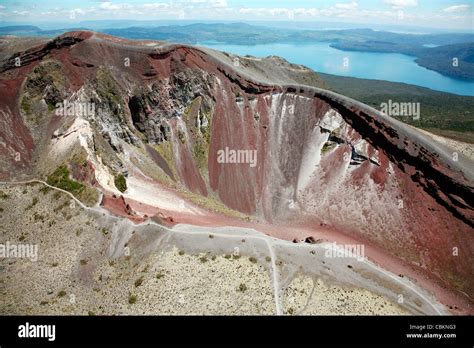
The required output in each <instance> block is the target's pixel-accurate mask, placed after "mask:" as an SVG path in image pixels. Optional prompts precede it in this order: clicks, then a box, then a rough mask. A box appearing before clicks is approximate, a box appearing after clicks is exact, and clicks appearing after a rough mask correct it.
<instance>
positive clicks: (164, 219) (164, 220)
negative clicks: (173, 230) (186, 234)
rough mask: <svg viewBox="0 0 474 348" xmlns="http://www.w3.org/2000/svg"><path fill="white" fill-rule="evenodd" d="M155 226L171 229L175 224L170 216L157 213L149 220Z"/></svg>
mask: <svg viewBox="0 0 474 348" xmlns="http://www.w3.org/2000/svg"><path fill="white" fill-rule="evenodd" d="M151 219H152V220H153V221H154V222H156V223H157V224H160V225H163V226H166V227H173V226H174V225H176V224H177V222H176V221H175V219H174V218H173V217H172V216H166V215H165V214H163V213H162V212H158V213H157V214H155V215H154V216H153V217H152V218H151Z"/></svg>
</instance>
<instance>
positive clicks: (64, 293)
mask: <svg viewBox="0 0 474 348" xmlns="http://www.w3.org/2000/svg"><path fill="white" fill-rule="evenodd" d="M64 296H66V291H64V290H61V291H60V292H58V297H64Z"/></svg>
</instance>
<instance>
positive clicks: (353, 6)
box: [335, 1, 359, 10]
mask: <svg viewBox="0 0 474 348" xmlns="http://www.w3.org/2000/svg"><path fill="white" fill-rule="evenodd" d="M358 6H359V4H358V3H357V1H352V2H349V3H345V4H336V5H335V7H336V8H337V9H340V10H355V9H356V8H357V7H358Z"/></svg>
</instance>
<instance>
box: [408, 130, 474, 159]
mask: <svg viewBox="0 0 474 348" xmlns="http://www.w3.org/2000/svg"><path fill="white" fill-rule="evenodd" d="M416 129H417V130H418V131H420V132H421V133H423V134H425V135H427V136H429V137H430V138H432V139H433V140H435V141H437V142H439V143H441V144H444V145H446V146H448V147H449V148H451V149H453V151H458V152H460V153H462V154H463V155H464V156H466V157H468V158H469V159H471V160H474V145H473V144H469V143H465V142H462V141H457V140H453V139H449V138H445V137H442V136H440V135H436V134H433V133H430V132H427V131H425V130H423V129H419V128H416Z"/></svg>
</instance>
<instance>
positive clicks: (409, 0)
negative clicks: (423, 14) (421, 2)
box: [384, 0, 418, 8]
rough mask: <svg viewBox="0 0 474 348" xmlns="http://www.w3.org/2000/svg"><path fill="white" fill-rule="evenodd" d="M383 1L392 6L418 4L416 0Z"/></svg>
mask: <svg viewBox="0 0 474 348" xmlns="http://www.w3.org/2000/svg"><path fill="white" fill-rule="evenodd" d="M384 3H386V4H387V5H390V6H392V7H393V8H405V7H416V6H418V0H384Z"/></svg>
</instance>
